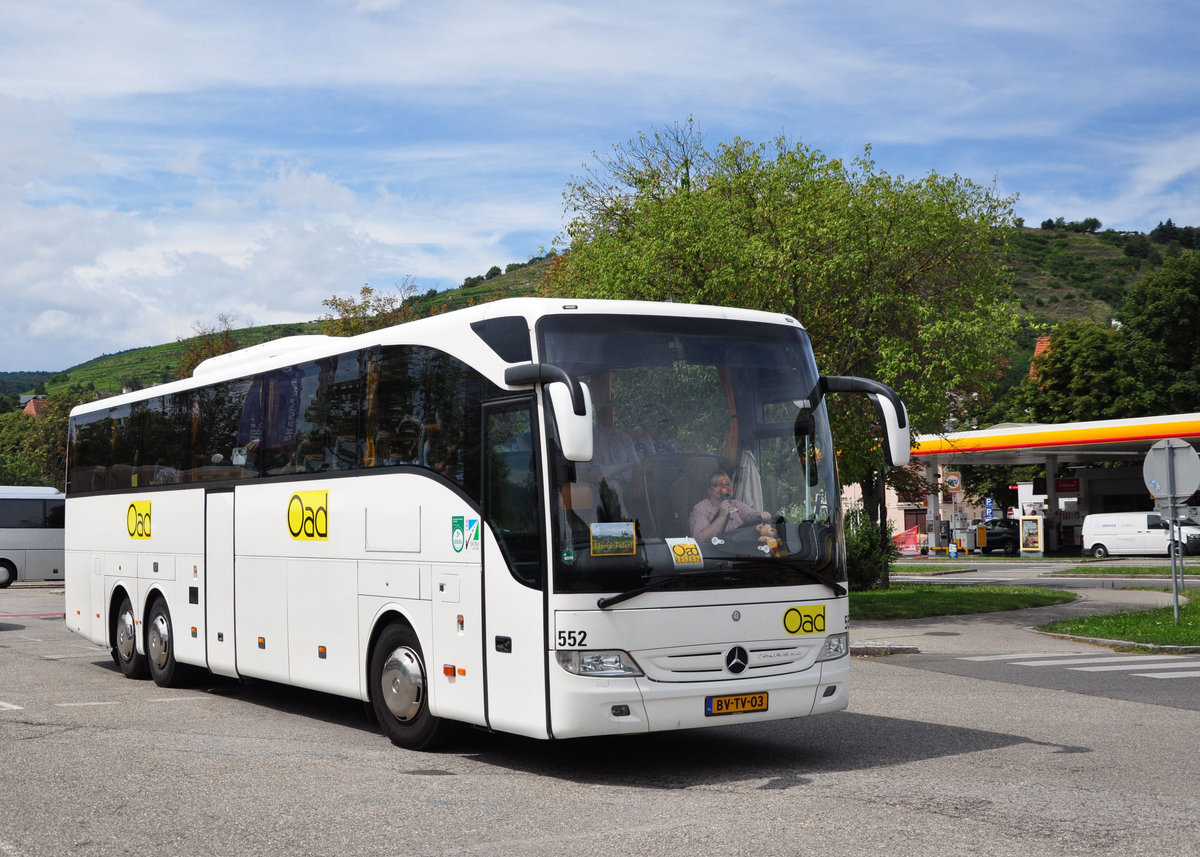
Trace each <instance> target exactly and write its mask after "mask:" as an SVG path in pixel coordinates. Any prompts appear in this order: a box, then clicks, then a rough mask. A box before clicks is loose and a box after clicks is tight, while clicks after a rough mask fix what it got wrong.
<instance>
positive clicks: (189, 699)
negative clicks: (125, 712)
mask: <svg viewBox="0 0 1200 857" xmlns="http://www.w3.org/2000/svg"><path fill="white" fill-rule="evenodd" d="M210 699H212V697H211V696H160V697H158V698H156V699H148V700H146V701H147V702H207V701H208V700H210Z"/></svg>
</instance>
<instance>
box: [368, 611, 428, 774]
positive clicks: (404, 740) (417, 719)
mask: <svg viewBox="0 0 1200 857" xmlns="http://www.w3.org/2000/svg"><path fill="white" fill-rule="evenodd" d="M370 695H371V708H372V709H373V710H374V712H375V719H376V720H378V721H379V727H380V729H382V730H383V733H384V734H385V735H387V737H388V738H390V739H391V741H392V743H393V744H395V745H396V746H398V747H403V748H405V749H406V750H428V749H430V748H431V747H433V746H434V745H435V744H436V743H437V742H438V740H439V739H440V738H441V734H442V732H443V731H444V730H443V725H444V724H443V722H442V721H441V719H439V718H437V717H434V716H433V715H432V714H430V713H429V681H428V671H427V670H426V668H425V659H424V657H423V656H422V654H421V644H420V642H419V641H418V640H417V635H416V634H415V633H414V632H413V630H412V629H411V628H409V627H408V626H407V625H405V624H403V623H400V622H396V623H393V624H391V625H388V626H387V627H386V628H384V629H383V632H382V633H381V634H380V635H379V639H378V640H376V641H375V647H374V648H373V649H371V672H370Z"/></svg>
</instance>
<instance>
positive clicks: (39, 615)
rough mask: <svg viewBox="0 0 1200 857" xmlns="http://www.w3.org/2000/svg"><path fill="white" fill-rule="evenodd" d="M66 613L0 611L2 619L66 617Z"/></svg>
mask: <svg viewBox="0 0 1200 857" xmlns="http://www.w3.org/2000/svg"><path fill="white" fill-rule="evenodd" d="M66 618H67V614H66V613H0V619H66Z"/></svg>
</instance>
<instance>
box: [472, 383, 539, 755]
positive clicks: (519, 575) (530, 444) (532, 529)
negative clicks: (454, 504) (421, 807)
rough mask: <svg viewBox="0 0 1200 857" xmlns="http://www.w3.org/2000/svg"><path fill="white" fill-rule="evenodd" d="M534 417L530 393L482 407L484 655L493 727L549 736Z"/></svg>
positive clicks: (488, 702)
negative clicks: (485, 527)
mask: <svg viewBox="0 0 1200 857" xmlns="http://www.w3.org/2000/svg"><path fill="white" fill-rule="evenodd" d="M533 415H534V400H533V398H532V397H528V398H522V399H520V400H509V401H505V402H499V403H492V404H489V405H487V406H485V408H484V413H483V420H484V431H483V514H484V521H485V522H486V524H487V529H486V533H487V535H488V536H489V538H485V541H484V546H483V550H484V556H483V583H484V616H485V627H484V657H485V658H486V662H487V709H488V724H489V725H490V726H491V728H493V729H499V730H503V731H505V732H515V733H518V734H522V735H529V736H533V737H541V738H545V737H547V735H548V722H549V719H548V717H547V711H546V706H547V691H546V684H547V681H548V676H547V674H546V668H547V645H546V639H547V631H546V599H545V591H546V586H545V576H544V569H545V568H546V563H545V561H544V557H543V556H542V551H543V549H544V542H545V538H544V532H545V530H544V527H543V525H542V519H543V515H542V499H541V494H542V492H541V490H540V487H539V486H540V485H541V480H540V479H539V478H538V473H539V470H538V455H537V452H536V442H535V438H537V431H536V429H537V425H536V423H535V422H534V417H533Z"/></svg>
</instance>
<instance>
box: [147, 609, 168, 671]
mask: <svg viewBox="0 0 1200 857" xmlns="http://www.w3.org/2000/svg"><path fill="white" fill-rule="evenodd" d="M146 649H147V651H148V652H149V654H150V660H151V661H153V662H154V665H155V666H156V667H158V668H160V669H161V668H162V667H165V666H166V665H167V657H168V656H169V655H170V653H171V626H170V625H168V624H167V617H166V616H163V615H162V614H161V613H160V614H158V615H157V616H155V617H154V621H153V622H151V623H150V633H149V634H148V635H147V636H146Z"/></svg>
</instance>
